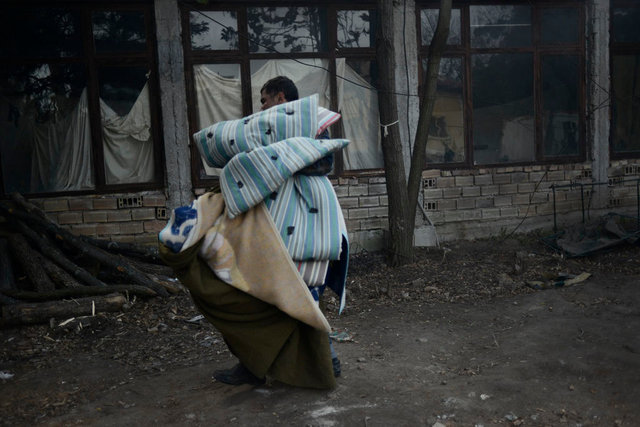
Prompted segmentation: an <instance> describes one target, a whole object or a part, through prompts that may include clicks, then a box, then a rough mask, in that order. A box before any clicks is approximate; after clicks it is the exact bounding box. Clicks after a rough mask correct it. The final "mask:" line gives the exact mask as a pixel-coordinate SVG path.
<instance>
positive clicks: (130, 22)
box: [0, 2, 162, 194]
mask: <svg viewBox="0 0 640 427" xmlns="http://www.w3.org/2000/svg"><path fill="white" fill-rule="evenodd" d="M25 3H27V2H15V3H3V6H2V10H0V27H1V29H0V36H1V37H2V40H3V41H2V42H1V44H0V134H2V135H3V138H2V140H1V143H0V167H1V172H2V192H3V193H5V194H7V193H10V192H14V191H18V192H21V193H24V194H47V193H61V192H72V191H73V192H75V191H82V192H103V191H117V190H121V189H146V188H154V187H158V186H160V185H161V184H162V179H161V178H162V177H161V170H162V169H161V167H160V164H161V152H160V150H158V149H155V147H157V146H159V141H158V135H159V134H158V132H157V130H156V126H157V114H158V111H157V108H156V106H155V103H154V102H152V100H153V97H154V96H155V94H156V93H157V91H156V90H155V89H154V88H155V77H154V70H155V58H154V55H153V52H154V50H155V49H154V41H153V37H152V35H153V28H152V27H151V26H152V23H153V19H152V16H153V14H152V10H151V9H150V8H149V7H146V6H143V5H137V6H133V7H132V6H126V5H124V6H122V7H117V6H114V5H113V3H109V4H106V3H105V4H102V5H101V4H99V3H97V2H96V3H92V4H91V6H86V5H79V4H78V5H71V6H69V5H66V6H64V7H56V6H49V7H30V6H29V5H25Z"/></svg>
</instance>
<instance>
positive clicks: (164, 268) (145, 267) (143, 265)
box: [129, 258, 175, 277]
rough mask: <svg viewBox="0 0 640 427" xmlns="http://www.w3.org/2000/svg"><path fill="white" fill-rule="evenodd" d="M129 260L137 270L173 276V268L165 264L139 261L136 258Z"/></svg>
mask: <svg viewBox="0 0 640 427" xmlns="http://www.w3.org/2000/svg"><path fill="white" fill-rule="evenodd" d="M129 262H130V263H131V265H133V266H134V267H135V268H137V269H138V270H140V271H142V272H143V273H146V274H155V275H157V276H167V277H175V272H174V271H173V268H171V267H169V266H168V265H166V264H162V265H160V264H153V263H148V262H144V261H140V260H138V259H133V258H130V259H129Z"/></svg>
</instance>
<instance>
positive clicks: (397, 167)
mask: <svg viewBox="0 0 640 427" xmlns="http://www.w3.org/2000/svg"><path fill="white" fill-rule="evenodd" d="M377 16H378V18H377V28H378V31H377V34H376V57H377V61H378V71H379V76H380V80H379V82H378V106H379V111H380V123H381V126H382V154H383V156H384V168H385V178H386V186H387V195H388V197H389V247H388V248H387V250H388V258H387V261H388V263H389V264H390V265H391V266H397V265H401V264H405V263H407V262H410V261H412V260H413V229H414V221H415V215H410V212H409V203H408V197H407V187H406V178H405V167H404V160H403V156H402V143H401V140H400V130H399V126H398V123H397V121H398V108H397V102H396V95H395V86H396V85H395V61H394V56H393V52H394V48H393V31H394V29H393V1H392V0H378V13H377ZM385 125H387V126H385ZM411 218H413V219H414V220H413V221H412V220H411Z"/></svg>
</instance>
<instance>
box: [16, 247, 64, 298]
mask: <svg viewBox="0 0 640 427" xmlns="http://www.w3.org/2000/svg"><path fill="white" fill-rule="evenodd" d="M9 244H10V246H11V249H12V251H13V254H14V256H15V258H16V260H18V262H19V263H20V266H21V267H22V271H24V273H25V274H26V275H27V277H28V278H29V281H30V282H31V285H32V286H33V288H34V289H35V290H38V291H51V290H53V289H55V288H56V286H55V285H54V284H53V282H52V281H51V279H50V278H49V276H48V275H47V272H46V271H45V270H44V268H43V267H42V258H41V255H40V254H39V253H38V252H36V251H34V250H33V249H32V248H31V246H29V242H27V239H25V238H24V236H23V235H22V234H12V235H10V236H9Z"/></svg>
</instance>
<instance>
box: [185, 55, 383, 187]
mask: <svg viewBox="0 0 640 427" xmlns="http://www.w3.org/2000/svg"><path fill="white" fill-rule="evenodd" d="M300 62H303V63H304V64H306V65H303V64H301V63H300ZM300 62H298V61H294V60H290V59H284V60H270V61H267V62H266V63H265V64H264V65H263V66H262V67H260V69H258V70H257V71H255V72H254V73H253V74H252V75H251V84H252V87H251V95H252V101H253V111H254V112H257V111H260V88H262V85H264V83H265V82H266V81H267V80H269V79H271V78H273V77H275V76H280V75H282V76H287V77H289V78H290V79H291V80H292V81H293V82H294V83H295V84H296V86H297V87H298V93H299V96H300V98H304V97H306V96H309V95H313V94H314V93H317V94H318V95H319V105H320V106H321V107H325V108H329V107H330V100H331V87H330V76H329V72H328V71H326V69H328V65H329V64H328V60H325V59H301V60H300ZM336 66H337V72H338V75H339V76H344V77H345V78H347V79H349V80H351V81H354V82H356V83H357V84H353V83H349V82H345V81H344V80H343V79H338V108H339V110H340V112H341V113H342V126H343V127H344V131H345V138H347V139H349V140H350V141H351V142H350V144H349V146H347V148H346V149H345V150H344V159H345V168H346V169H370V168H379V167H382V166H383V163H382V150H381V147H380V127H379V116H378V100H377V94H376V92H375V91H374V90H372V89H373V87H372V86H371V85H369V83H367V81H366V80H364V79H363V78H362V77H360V76H359V75H358V73H356V72H355V71H354V70H353V69H352V68H351V67H349V66H348V65H346V64H345V60H344V59H343V58H342V59H338V60H337V61H336ZM194 75H195V84H196V93H197V97H198V119H199V127H200V128H201V129H202V128H204V127H207V126H209V125H211V124H213V123H217V122H220V121H223V120H232V119H238V118H240V117H242V96H241V82H240V80H239V79H229V78H224V77H221V76H220V75H218V74H217V73H215V72H214V71H212V70H210V69H208V68H207V66H206V65H196V66H195V67H194ZM359 85H361V86H359ZM203 165H204V162H203ZM205 170H206V171H207V174H215V169H212V168H209V167H207V166H206V165H205Z"/></svg>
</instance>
